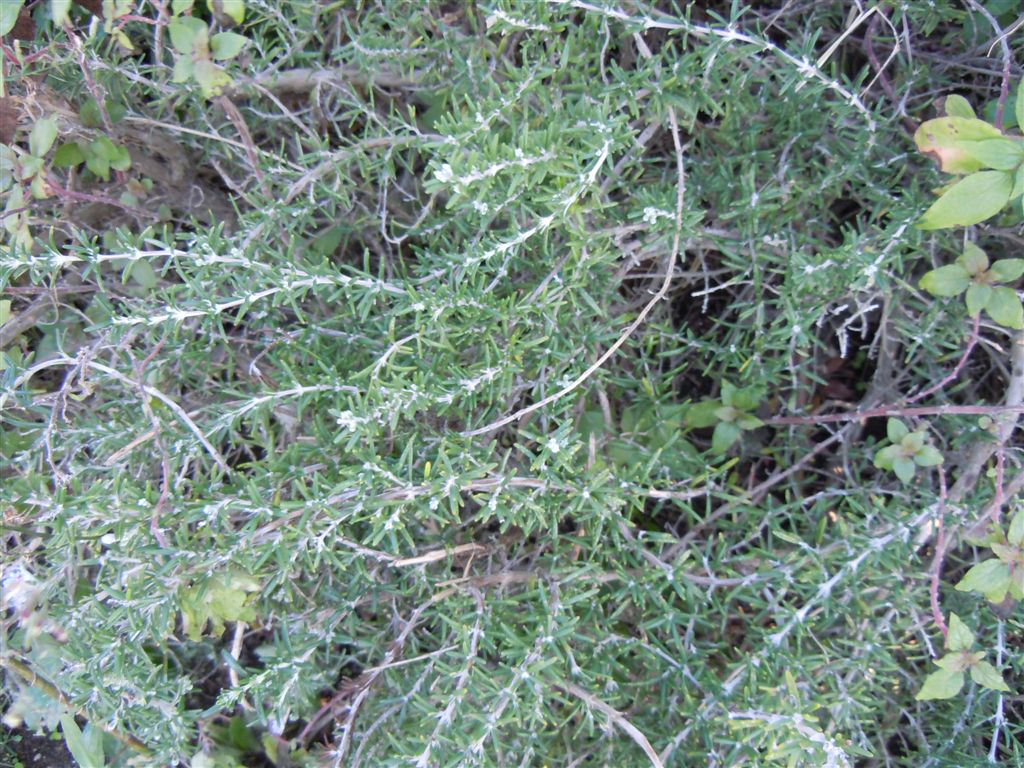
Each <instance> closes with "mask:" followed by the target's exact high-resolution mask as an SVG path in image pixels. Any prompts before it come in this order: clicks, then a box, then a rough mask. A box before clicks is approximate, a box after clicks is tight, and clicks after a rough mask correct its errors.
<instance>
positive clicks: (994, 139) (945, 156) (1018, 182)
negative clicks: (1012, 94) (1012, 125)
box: [914, 79, 1024, 229]
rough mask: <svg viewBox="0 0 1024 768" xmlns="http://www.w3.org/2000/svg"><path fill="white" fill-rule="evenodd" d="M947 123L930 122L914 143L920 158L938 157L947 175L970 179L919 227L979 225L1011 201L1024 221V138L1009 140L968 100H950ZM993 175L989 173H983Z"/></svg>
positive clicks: (1021, 99) (1022, 99)
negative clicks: (976, 113)
mask: <svg viewBox="0 0 1024 768" xmlns="http://www.w3.org/2000/svg"><path fill="white" fill-rule="evenodd" d="M1022 94H1024V79H1022V80H1021V81H1020V83H1019V84H1018V87H1017V98H1016V105H1017V106H1016V109H1017V112H1018V120H1017V124H1018V125H1021V122H1020V119H1019V117H1020V115H1019V113H1020V111H1021V107H1020V105H1021V104H1024V96H1022ZM946 115H947V116H946V117H941V118H937V119H935V120H928V121H926V122H925V123H923V124H922V125H921V127H920V128H918V129H917V133H915V134H914V141H915V142H916V143H917V148H918V149H919V150H920V151H921V152H926V153H931V154H934V155H935V156H936V157H938V159H939V163H940V167H941V169H942V170H943V171H945V172H946V173H954V174H967V175H966V176H965V177H964V178H963V179H961V180H960V181H958V182H956V183H955V184H953V185H952V186H950V187H948V188H947V189H946V190H945V191H943V192H942V195H941V197H940V198H939V199H938V200H937V201H936V202H935V203H933V204H932V206H931V208H929V209H928V210H927V211H926V212H925V214H924V215H923V216H922V217H921V220H920V221H919V222H918V227H920V228H921V229H944V228H947V227H965V226H969V225H971V224H978V223H979V222H982V221H985V220H986V219H990V218H992V217H993V216H995V215H996V214H997V213H999V211H1001V210H1002V209H1003V208H1004V207H1005V206H1006V205H1007V204H1008V203H1010V202H1011V201H1014V200H1016V201H1018V203H1019V204H1018V205H1016V206H1015V208H1016V209H1019V210H1020V213H1021V215H1020V216H1017V217H1016V218H1017V219H1018V220H1020V219H1021V218H1022V217H1024V207H1022V206H1024V137H1022V136H1010V135H1008V134H1004V133H1003V132H1002V131H1000V130H999V129H998V128H996V127H995V126H994V125H991V124H989V123H987V122H985V121H984V120H979V119H977V118H976V117H975V116H974V111H973V110H972V109H971V107H970V105H969V104H968V103H967V100H966V99H964V98H963V97H962V96H951V97H949V98H948V99H947V100H946ZM983 169H988V170H983Z"/></svg>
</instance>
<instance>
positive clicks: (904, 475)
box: [875, 419, 942, 483]
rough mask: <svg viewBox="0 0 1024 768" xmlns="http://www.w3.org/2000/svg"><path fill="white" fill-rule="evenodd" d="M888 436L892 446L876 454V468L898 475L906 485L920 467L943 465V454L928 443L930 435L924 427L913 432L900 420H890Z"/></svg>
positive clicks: (887, 428)
mask: <svg viewBox="0 0 1024 768" xmlns="http://www.w3.org/2000/svg"><path fill="white" fill-rule="evenodd" d="M886 436H887V437H888V438H889V442H890V443H891V445H888V446H886V447H884V448H882V449H880V450H879V451H878V452H877V453H876V454H875V466H876V467H878V468H879V469H887V470H890V471H892V472H895V473H896V477H898V478H899V479H900V480H902V481H903V482H905V483H909V482H910V481H911V480H912V479H913V478H914V473H915V472H916V471H917V468H918V467H934V466H937V465H939V464H941V463H942V454H941V453H940V452H939V449H938V448H936V447H935V446H934V445H931V444H929V443H928V442H927V440H928V433H927V431H926V430H925V429H924V428H923V427H922V428H921V429H918V430H916V431H914V432H911V431H910V429H909V428H908V427H907V425H906V424H904V423H903V422H902V421H900V420H899V419H889V421H888V423H887V424H886Z"/></svg>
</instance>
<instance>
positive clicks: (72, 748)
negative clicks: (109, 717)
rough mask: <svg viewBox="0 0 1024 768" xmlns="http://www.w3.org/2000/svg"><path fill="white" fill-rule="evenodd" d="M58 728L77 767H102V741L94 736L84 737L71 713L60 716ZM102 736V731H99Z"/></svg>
mask: <svg viewBox="0 0 1024 768" xmlns="http://www.w3.org/2000/svg"><path fill="white" fill-rule="evenodd" d="M60 729H61V732H62V733H63V734H64V743H65V744H67V747H68V751H69V752H70V753H71V756H72V757H73V758H75V761H76V762H77V763H78V765H79V768H103V741H102V739H101V740H99V741H97V739H96V738H95V737H94V736H91V735H90V736H91V737H90V738H89V739H86V738H85V736H84V734H83V733H82V731H81V730H80V729H79V727H78V723H76V722H75V718H74V717H72V716H71V715H68V714H64V715H61V717H60ZM100 735H101V736H102V733H100Z"/></svg>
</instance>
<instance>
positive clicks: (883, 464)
mask: <svg viewBox="0 0 1024 768" xmlns="http://www.w3.org/2000/svg"><path fill="white" fill-rule="evenodd" d="M902 453H903V448H901V447H900V446H899V445H889V446H886V447H885V448H882V449H881V450H880V451H878V452H877V453H876V454H875V466H876V467H878V468H879V469H892V465H893V462H895V461H896V458H897V457H898V456H900V455H901V454H902Z"/></svg>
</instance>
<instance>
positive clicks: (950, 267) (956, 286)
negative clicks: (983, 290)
mask: <svg viewBox="0 0 1024 768" xmlns="http://www.w3.org/2000/svg"><path fill="white" fill-rule="evenodd" d="M970 283H971V276H970V275H969V274H967V270H966V269H964V268H963V267H962V266H961V265H959V264H947V265H946V266H945V267H939V268H938V269H933V270H932V271H931V272H928V273H927V274H925V276H924V277H922V278H921V282H920V283H918V285H920V286H921V289H922V290H925V291H928V293H930V294H931V295H932V296H957V295H959V294H961V293H963V292H964V291H965V290H967V286H968V285H970Z"/></svg>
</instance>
